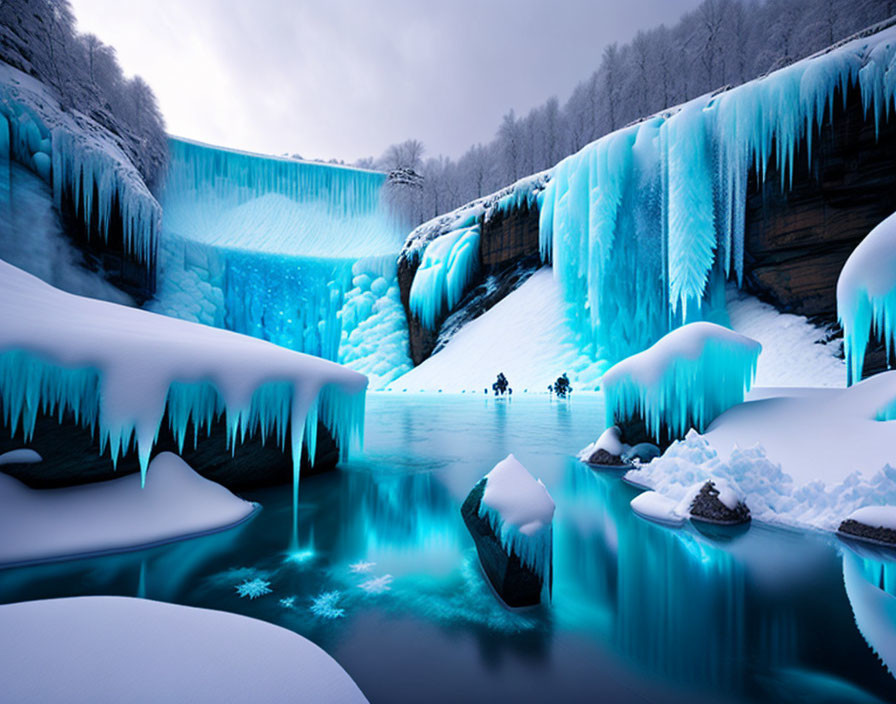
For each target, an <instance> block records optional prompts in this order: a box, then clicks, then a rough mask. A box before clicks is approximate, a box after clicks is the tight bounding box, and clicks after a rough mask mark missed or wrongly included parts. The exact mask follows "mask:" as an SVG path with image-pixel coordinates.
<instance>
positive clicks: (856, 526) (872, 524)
mask: <svg viewBox="0 0 896 704" xmlns="http://www.w3.org/2000/svg"><path fill="white" fill-rule="evenodd" d="M838 532H839V533H840V534H841V535H844V536H846V537H849V538H855V539H858V540H865V541H867V542H871V543H876V544H878V545H889V546H893V547H896V506H863V507H862V508H860V509H857V510H855V511H853V512H852V513H851V514H849V516H848V517H847V518H846V520H844V521H843V522H842V523H841V524H840V528H839V530H838Z"/></svg>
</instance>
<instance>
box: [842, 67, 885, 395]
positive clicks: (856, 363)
mask: <svg viewBox="0 0 896 704" xmlns="http://www.w3.org/2000/svg"><path fill="white" fill-rule="evenodd" d="M894 76H896V71H894ZM837 317H838V318H839V320H840V325H841V326H842V328H843V351H844V353H845V355H846V364H847V371H848V377H849V383H851V384H854V383H856V382H857V381H859V380H861V378H862V367H863V366H864V362H865V352H866V350H867V348H868V342H869V341H870V340H871V339H872V338H877V339H879V340H881V341H882V342H883V343H884V346H885V347H886V350H887V359H889V358H890V353H891V351H892V350H893V347H894V343H896V213H894V214H893V215H890V217H888V218H887V219H886V220H884V221H883V222H882V223H880V224H879V225H878V226H877V227H875V228H874V229H873V230H872V231H871V232H870V233H868V236H867V237H865V239H863V240H862V241H861V242H860V243H859V245H858V246H857V247H856V248H855V250H854V251H853V253H852V254H850V255H849V259H847V260H846V263H845V264H844V265H843V270H842V271H841V272H840V278H839V279H838V281H837Z"/></svg>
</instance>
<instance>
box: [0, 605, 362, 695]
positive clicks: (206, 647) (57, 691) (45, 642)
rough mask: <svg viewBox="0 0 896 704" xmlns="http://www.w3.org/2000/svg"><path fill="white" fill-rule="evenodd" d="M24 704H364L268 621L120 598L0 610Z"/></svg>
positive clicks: (7, 673)
mask: <svg viewBox="0 0 896 704" xmlns="http://www.w3.org/2000/svg"><path fill="white" fill-rule="evenodd" d="M0 631H2V632H3V633H5V634H7V635H8V636H9V638H10V641H11V642H14V643H15V644H16V647H15V648H12V649H9V652H7V653H6V655H5V657H4V658H2V660H0V680H2V681H3V683H4V692H5V693H6V695H7V696H9V698H10V700H12V701H17V702H48V701H66V702H72V703H73V704H74V703H78V702H83V703H85V704H86V703H88V702H89V703H91V704H92V703H93V702H97V701H128V702H148V703H149V702H153V703H154V702H162V701H189V702H209V703H212V702H214V703H215V704H217V703H218V702H225V701H228V702H235V701H245V702H250V701H251V702H282V701H300V702H334V703H335V702H339V703H343V702H344V703H347V702H359V703H360V702H366V701H367V700H366V698H365V697H364V694H363V693H362V692H361V690H360V689H359V688H358V686H357V684H355V682H354V680H352V678H351V677H350V676H349V674H348V673H347V672H346V671H345V670H344V669H343V668H342V666H341V665H339V663H337V662H336V660H334V659H333V657H332V656H330V655H329V654H327V653H326V652H325V651H324V650H322V649H321V648H320V647H319V646H317V645H315V644H314V643H312V642H311V641H310V640H308V639H307V638H304V637H303V636H300V635H299V634H297V633H294V632H293V631H289V630H287V629H285V628H281V627H280V626H275V625H273V624H271V623H268V622H266V621H260V620H257V619H253V618H249V617H247V616H241V615H237V614H233V613H229V612H226V611H213V610H211V609H201V608H196V607H192V606H181V605H176V604H168V603H164V602H158V601H151V600H147V599H135V598H132V597H117V596H91V597H70V598H63V599H43V600H38V601H26V602H19V603H14V604H5V605H2V606H0Z"/></svg>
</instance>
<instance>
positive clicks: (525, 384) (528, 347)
mask: <svg viewBox="0 0 896 704" xmlns="http://www.w3.org/2000/svg"><path fill="white" fill-rule="evenodd" d="M567 308H568V306H567V304H566V303H565V302H564V301H563V298H562V296H561V294H560V289H559V287H558V285H557V283H556V281H554V278H553V276H552V273H551V270H550V268H549V267H545V268H543V269H541V270H539V271H537V272H536V273H535V274H533V275H532V276H531V277H530V278H529V279H528V280H527V281H526V282H525V283H524V284H523V285H522V286H520V287H519V288H518V289H517V290H515V291H514V292H513V293H511V294H510V295H508V296H506V297H505V298H503V299H502V300H501V301H499V302H498V303H497V304H496V305H495V306H494V307H492V308H491V309H489V310H488V311H486V312H485V313H484V314H482V315H481V316H479V317H478V318H476V319H475V320H472V321H470V322H469V323H467V324H466V325H464V326H463V327H462V328H461V329H460V330H458V331H457V333H455V334H454V335H453V336H452V337H451V339H450V340H449V341H448V343H447V344H446V345H445V347H444V348H443V349H441V350H440V351H439V352H438V353H436V354H434V355H433V356H432V357H430V358H429V359H427V360H426V361H425V362H423V363H422V364H421V365H419V366H417V367H414V368H413V369H412V370H410V371H409V372H408V373H407V374H404V375H403V376H400V377H399V378H397V379H395V380H394V381H392V382H391V383H390V384H388V385H387V388H390V389H392V390H395V391H401V390H403V389H407V390H408V391H419V390H425V391H438V390H439V389H442V390H444V391H445V392H454V393H460V392H466V393H470V392H472V391H475V392H477V393H481V392H482V390H483V389H486V388H489V389H490V388H491V385H492V384H493V383H494V381H495V378H496V377H497V375H498V373H499V372H503V373H504V375H505V376H506V377H507V379H508V380H509V381H510V386H511V387H512V388H513V391H514V393H515V394H516V393H519V392H521V391H524V390H528V391H529V392H530V393H532V392H543V393H546V392H547V387H548V385H549V384H553V383H554V381H555V380H556V379H557V377H558V376H560V375H561V374H563V373H564V372H566V373H567V374H568V375H569V379H570V382H571V383H572V386H573V388H574V390H575V391H574V393H576V392H578V391H584V390H591V391H593V390H595V389H596V388H597V387H598V383H599V380H600V377H601V374H602V373H603V371H604V370H605V369H606V366H607V365H606V364H605V363H602V362H595V361H594V360H593V359H592V356H591V354H592V350H591V348H590V347H589V346H588V344H587V343H586V342H585V341H583V340H582V339H581V338H579V337H578V336H577V335H576V334H575V332H574V331H573V327H572V325H571V323H570V321H569V319H568V317H567Z"/></svg>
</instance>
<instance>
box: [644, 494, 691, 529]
mask: <svg viewBox="0 0 896 704" xmlns="http://www.w3.org/2000/svg"><path fill="white" fill-rule="evenodd" d="M678 503H679V502H678V501H676V500H675V499H670V498H669V497H668V496H663V495H662V494H660V493H659V492H657V491H645V492H644V493H643V494H638V495H637V496H636V497H635V498H634V499H632V501H631V507H632V511H634V512H635V513H636V514H638V515H639V516H641V517H642V518H646V519H647V520H649V521H654V522H656V523H662V524H663V525H668V526H680V525H683V524H684V522H685V520H686V518H687V517H686V516H684V515H682V514H681V513H679V511H678Z"/></svg>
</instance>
